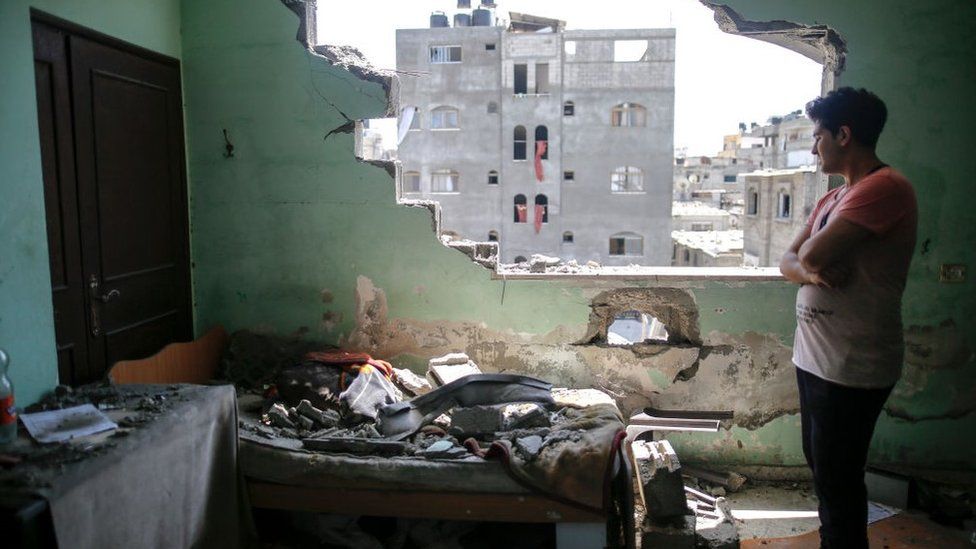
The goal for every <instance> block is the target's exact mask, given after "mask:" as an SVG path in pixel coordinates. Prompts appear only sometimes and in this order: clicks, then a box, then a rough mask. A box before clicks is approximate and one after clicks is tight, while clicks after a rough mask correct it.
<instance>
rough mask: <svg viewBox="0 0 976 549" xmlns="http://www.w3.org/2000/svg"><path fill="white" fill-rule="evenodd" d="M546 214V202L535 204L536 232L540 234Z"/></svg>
mask: <svg viewBox="0 0 976 549" xmlns="http://www.w3.org/2000/svg"><path fill="white" fill-rule="evenodd" d="M545 215H546V207H545V205H544V204H536V205H535V234H539V231H541V230H542V218H543V216H545Z"/></svg>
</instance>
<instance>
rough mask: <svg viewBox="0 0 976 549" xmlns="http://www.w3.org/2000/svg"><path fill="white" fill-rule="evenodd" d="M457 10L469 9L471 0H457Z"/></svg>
mask: <svg viewBox="0 0 976 549" xmlns="http://www.w3.org/2000/svg"><path fill="white" fill-rule="evenodd" d="M458 9H459V10H469V9H471V0H458Z"/></svg>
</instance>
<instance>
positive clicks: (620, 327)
mask: <svg viewBox="0 0 976 549" xmlns="http://www.w3.org/2000/svg"><path fill="white" fill-rule="evenodd" d="M667 340H668V330H667V327H666V326H665V325H664V323H663V322H661V321H660V320H658V319H657V318H655V317H653V316H651V315H649V314H647V313H642V312H640V311H624V312H622V313H619V314H617V315H616V316H614V317H613V323H612V324H610V327H609V328H608V329H607V344H609V345H633V344H635V343H643V342H645V341H649V342H666V341H667Z"/></svg>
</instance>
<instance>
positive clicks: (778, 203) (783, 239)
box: [739, 166, 826, 267]
mask: <svg viewBox="0 0 976 549" xmlns="http://www.w3.org/2000/svg"><path fill="white" fill-rule="evenodd" d="M739 178H740V179H741V180H742V182H741V183H739V185H740V187H741V190H742V195H743V197H744V200H745V210H744V212H743V215H742V217H741V223H740V225H741V228H742V231H743V239H744V246H745V248H744V249H745V252H744V262H745V264H746V265H749V266H753V267H775V266H777V265H779V260H780V259H781V258H782V257H783V253H784V252H786V250H787V249H788V248H789V246H790V244H791V243H792V242H793V239H794V238H796V235H798V234H800V231H801V230H803V226H804V225H805V224H806V222H807V219H808V218H809V217H810V212H812V211H813V207H814V206H816V204H817V198H819V197H820V196H821V195H822V194H823V193H822V192H821V190H820V189H821V188H823V187H826V184H825V180H826V178H824V177H823V175H822V174H819V173H817V171H816V168H815V167H813V166H807V167H803V168H793V169H783V170H758V171H755V172H750V173H746V174H742V175H740V176H739Z"/></svg>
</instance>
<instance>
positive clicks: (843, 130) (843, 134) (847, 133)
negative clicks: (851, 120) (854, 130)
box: [835, 126, 853, 147]
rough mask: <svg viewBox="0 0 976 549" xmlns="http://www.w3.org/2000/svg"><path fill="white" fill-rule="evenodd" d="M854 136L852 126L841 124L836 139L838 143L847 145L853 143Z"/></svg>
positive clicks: (843, 145)
mask: <svg viewBox="0 0 976 549" xmlns="http://www.w3.org/2000/svg"><path fill="white" fill-rule="evenodd" d="M852 138H853V136H852V135H851V128H850V126H841V127H839V128H837V136H836V137H835V139H836V141H837V144H838V145H840V146H842V147H846V146H847V145H849V144H850V143H851V139H852Z"/></svg>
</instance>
